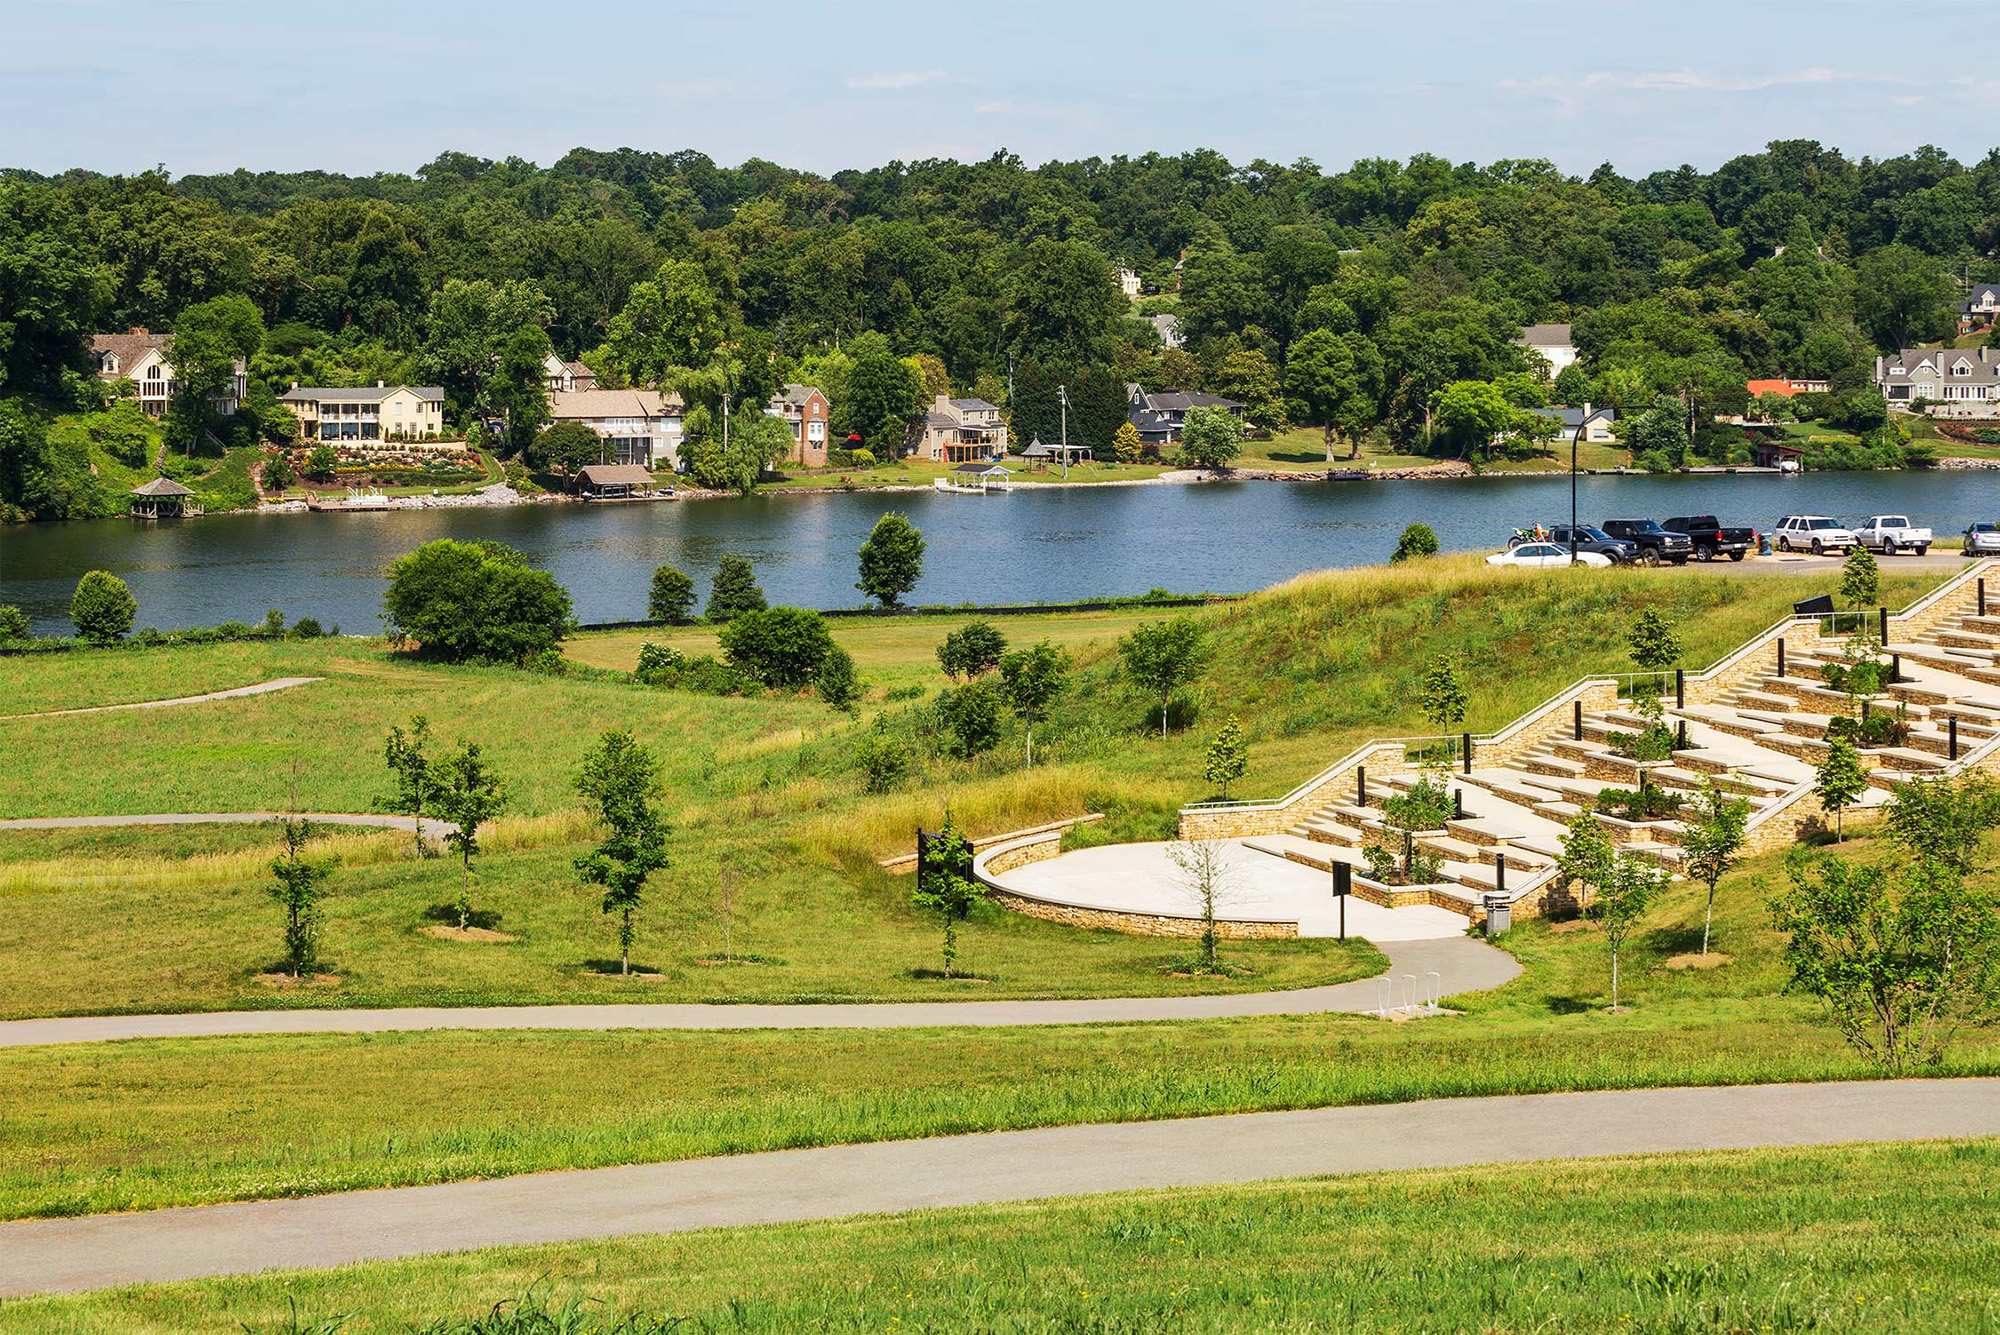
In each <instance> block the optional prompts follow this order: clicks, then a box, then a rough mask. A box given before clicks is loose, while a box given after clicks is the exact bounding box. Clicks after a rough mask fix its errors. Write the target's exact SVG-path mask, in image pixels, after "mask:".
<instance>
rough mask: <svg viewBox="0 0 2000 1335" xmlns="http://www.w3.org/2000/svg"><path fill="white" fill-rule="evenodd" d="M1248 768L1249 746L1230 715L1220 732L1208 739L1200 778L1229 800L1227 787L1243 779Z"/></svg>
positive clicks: (1234, 719)
mask: <svg viewBox="0 0 2000 1335" xmlns="http://www.w3.org/2000/svg"><path fill="white" fill-rule="evenodd" d="M1249 768H1250V744H1249V743H1248V742H1246V741H1244V740H1243V724H1242V723H1241V722H1239V721H1238V720H1237V717H1236V715H1234V714H1231V715H1230V716H1229V718H1228V719H1227V721H1225V722H1224V723H1223V725H1222V731H1220V732H1218V733H1216V734H1215V736H1213V737H1211V738H1209V739H1208V754H1207V756H1206V757H1205V763H1204V764H1203V766H1202V777H1203V778H1205V779H1207V780H1208V781H1209V782H1210V783H1212V784H1214V785H1216V787H1217V788H1219V789H1220V790H1221V791H1222V798H1223V800H1224V801H1225V802H1226V801H1228V800H1229V785H1230V784H1232V783H1234V782H1236V780H1238V779H1240V778H1242V777H1243V772H1244V771H1245V770H1247V769H1249Z"/></svg>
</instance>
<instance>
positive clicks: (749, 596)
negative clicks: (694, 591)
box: [708, 556, 765, 621]
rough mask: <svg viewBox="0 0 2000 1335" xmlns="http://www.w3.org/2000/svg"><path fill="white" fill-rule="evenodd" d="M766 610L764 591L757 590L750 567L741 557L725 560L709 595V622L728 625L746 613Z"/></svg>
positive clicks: (724, 558)
mask: <svg viewBox="0 0 2000 1335" xmlns="http://www.w3.org/2000/svg"><path fill="white" fill-rule="evenodd" d="M764 607H765V603H764V591H763V590H762V589H760V588H758V587H757V577H756V574H755V573H754V572H753V571H752V570H751V569H750V563H749V562H748V561H746V560H744V559H743V558H742V557H740V556H724V557H723V558H722V560H721V561H720V562H718V563H717V565H716V567H715V583H714V585H713V586H711V587H710V589H709V592H708V619H709V620H710V621H727V620H729V619H730V618H731V617H739V616H742V615H743V614H744V613H745V612H761V611H763V610H764Z"/></svg>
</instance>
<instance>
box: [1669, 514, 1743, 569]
mask: <svg viewBox="0 0 2000 1335" xmlns="http://www.w3.org/2000/svg"><path fill="white" fill-rule="evenodd" d="M1660 527H1662V528H1664V529H1666V530H1667V531H1668V532H1669V533H1685V534H1687V538H1688V541H1689V542H1691V543H1693V544H1694V554H1695V557H1696V559H1697V560H1702V561H1713V560H1714V559H1715V558H1716V557H1718V556H1727V557H1728V558H1729V559H1730V560H1732V561H1741V560H1742V559H1743V558H1744V557H1746V556H1748V555H1749V554H1750V553H1751V552H1753V551H1755V550H1757V530H1756V529H1754V528H1724V527H1723V526H1722V521H1721V520H1719V519H1717V518H1716V517H1715V516H1714V515H1678V516H1676V517H1675V518H1673V519H1669V520H1667V521H1666V522H1665V523H1664V524H1662V525H1661V526H1660Z"/></svg>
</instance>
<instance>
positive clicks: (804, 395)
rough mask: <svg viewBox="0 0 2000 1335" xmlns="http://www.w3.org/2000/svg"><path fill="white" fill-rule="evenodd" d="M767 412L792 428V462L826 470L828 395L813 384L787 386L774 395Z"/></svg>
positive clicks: (829, 410) (804, 466)
mask: <svg viewBox="0 0 2000 1335" xmlns="http://www.w3.org/2000/svg"><path fill="white" fill-rule="evenodd" d="M764 411H765V412H767V413H769V414H770V415H771V416H773V417H777V418H782V419H783V420H784V423H785V425H787V426H789V427H790V428H791V429H792V462H793V463H795V464H797V465H798V466H799V467H801V468H824V467H826V449H827V430H828V428H827V416H828V414H829V413H830V412H831V411H832V409H831V408H830V407H829V406H828V404H827V401H826V395H824V394H822V393H820V392H819V390H818V389H817V388H815V387H814V386H812V385H785V386H783V387H782V388H780V389H779V390H778V392H777V393H776V394H773V395H772V396H771V401H770V402H769V403H767V404H765V405H764Z"/></svg>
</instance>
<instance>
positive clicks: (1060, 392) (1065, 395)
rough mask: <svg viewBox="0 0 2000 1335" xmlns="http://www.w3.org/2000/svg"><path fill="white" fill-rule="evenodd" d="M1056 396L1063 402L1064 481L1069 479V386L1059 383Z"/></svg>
mask: <svg viewBox="0 0 2000 1335" xmlns="http://www.w3.org/2000/svg"><path fill="white" fill-rule="evenodd" d="M1056 398H1057V399H1058V400H1059V401H1060V402H1061V403H1062V470H1063V481H1065V482H1067V481H1069V386H1068V385H1057V386H1056Z"/></svg>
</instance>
